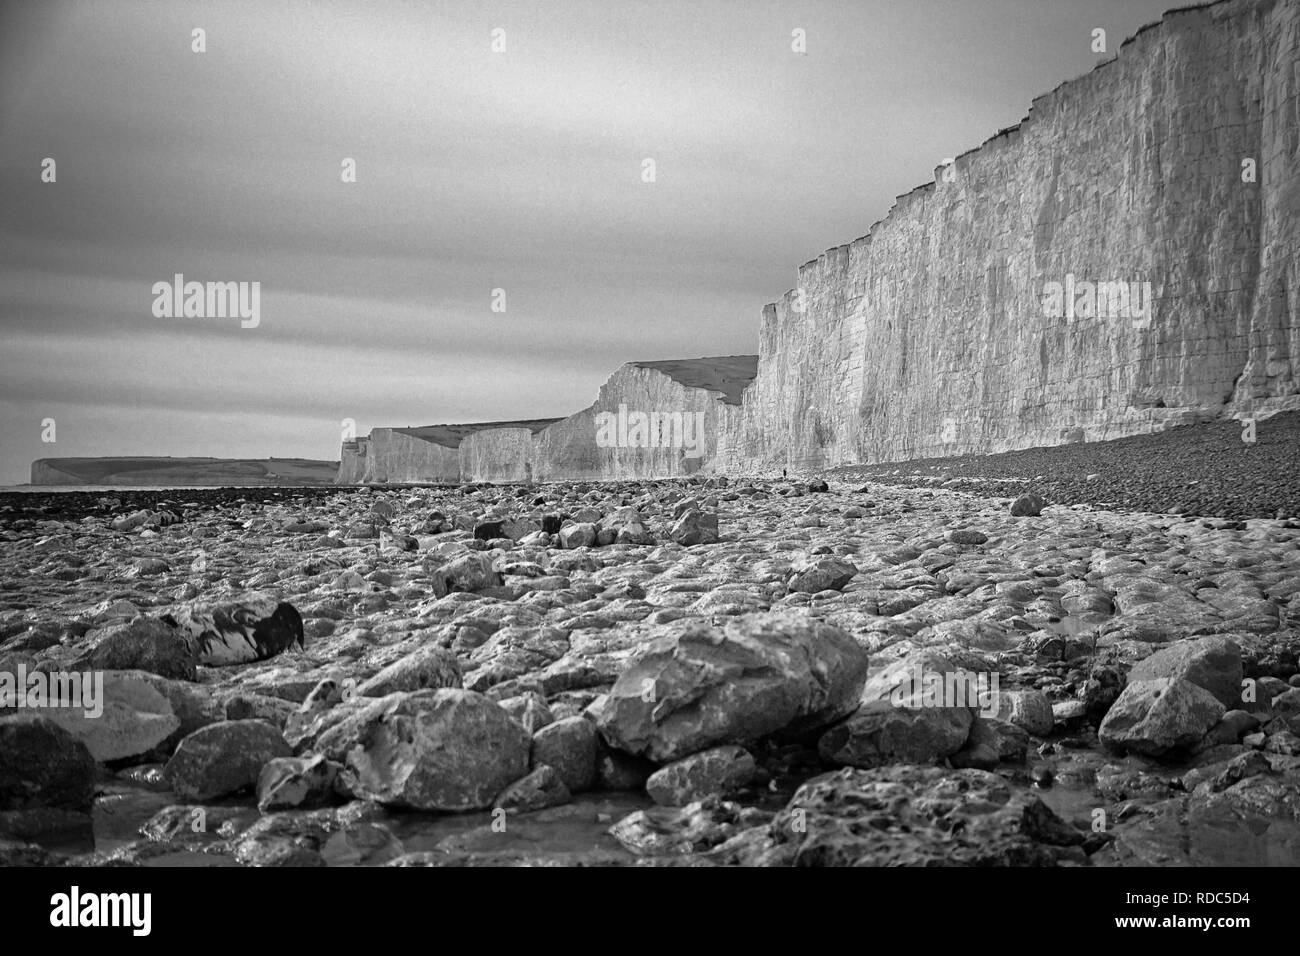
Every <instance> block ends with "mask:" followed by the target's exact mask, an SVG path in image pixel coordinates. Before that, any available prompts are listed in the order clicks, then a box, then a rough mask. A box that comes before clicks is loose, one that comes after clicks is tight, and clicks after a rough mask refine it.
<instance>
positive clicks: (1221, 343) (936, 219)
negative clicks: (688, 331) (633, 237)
mask: <svg viewBox="0 0 1300 956" xmlns="http://www.w3.org/2000/svg"><path fill="white" fill-rule="evenodd" d="M1298 141H1300V2H1298V0H1226V2H1221V3H1217V4H1214V5H1211V6H1207V7H1201V8H1193V9H1183V10H1176V11H1171V12H1170V13H1168V14H1166V15H1165V17H1164V18H1163V20H1162V21H1160V22H1159V23H1156V24H1153V25H1150V26H1148V27H1146V28H1144V29H1143V30H1142V31H1140V32H1139V33H1138V34H1137V35H1136V36H1134V37H1132V38H1131V39H1129V40H1128V41H1126V42H1125V43H1124V44H1123V46H1122V48H1121V49H1120V50H1119V53H1118V56H1117V57H1116V58H1115V59H1113V60H1111V61H1109V62H1106V63H1103V64H1101V65H1099V66H1098V67H1097V68H1096V69H1094V70H1093V71H1092V72H1091V73H1089V74H1087V75H1085V76H1083V77H1081V78H1079V79H1076V80H1073V81H1071V82H1068V83H1065V84H1063V85H1061V86H1060V87H1058V88H1057V89H1055V90H1054V91H1052V92H1051V93H1048V94H1046V95H1045V96H1041V97H1039V98H1037V99H1036V100H1034V102H1033V105H1032V108H1031V110H1030V113H1029V116H1028V117H1027V118H1026V119H1025V120H1023V121H1022V122H1021V123H1020V124H1019V125H1018V126H1016V127H1013V128H1011V129H1007V130H1003V131H1001V132H1000V133H998V134H997V135H996V136H994V137H993V138H992V139H990V140H989V141H988V142H986V143H984V144H983V145H982V146H981V147H979V148H978V149H975V150H973V151H971V152H968V153H966V154H964V155H962V156H959V157H957V159H956V162H955V163H954V164H952V165H951V166H948V167H940V168H939V169H937V170H936V181H935V182H932V183H928V184H926V185H924V186H921V187H919V188H917V189H915V190H913V191H912V192H910V193H908V194H907V195H905V196H902V197H900V198H899V200H898V201H897V203H896V205H895V206H894V208H893V209H892V210H891V211H890V213H889V215H888V216H887V217H886V218H885V219H884V220H883V221H881V222H878V223H876V224H875V225H874V226H873V227H872V228H871V230H870V232H869V233H868V234H867V235H866V236H864V237H862V238H860V239H857V240H855V241H853V242H851V243H849V244H848V245H844V246H839V247H836V248H834V249H830V250H828V251H827V252H826V253H824V254H823V255H822V256H820V257H819V258H818V259H816V260H815V261H812V262H809V263H807V264H805V265H804V266H803V267H802V268H801V269H800V270H799V276H798V284H797V287H796V288H795V289H793V290H791V291H790V292H789V293H787V294H786V296H785V297H784V298H783V299H782V300H781V301H780V302H778V303H775V304H774V305H770V306H768V307H767V308H766V309H765V310H764V313H763V321H762V327H761V330H760V341H759V367H758V377H757V379H756V381H755V382H754V384H753V385H752V386H751V387H750V388H749V389H748V391H747V392H746V394H745V398H744V405H743V410H742V413H741V415H740V416H738V420H737V421H736V422H735V428H736V431H735V433H734V434H733V435H731V436H729V439H728V441H727V442H726V444H727V447H728V449H729V451H730V454H731V457H730V458H729V459H728V460H727V461H726V462H725V465H726V466H727V467H729V468H731V469H733V470H746V469H753V468H762V467H780V466H782V465H784V464H787V463H789V464H791V465H794V466H801V467H811V468H816V467H821V466H824V465H834V464H840V463H852V462H864V461H882V460H885V461H888V460H900V459H907V458H914V457H919V456H930V455H945V454H961V453H967V452H989V451H1000V450H1007V449H1012V448H1021V447H1028V446H1033V445H1051V444H1057V443H1060V442H1063V441H1069V440H1078V439H1080V438H1086V439H1088V440H1095V439H1103V438H1111V437H1118V436H1121V435H1129V434H1135V433H1139V432H1146V431H1152V430H1157V429H1160V428H1164V427H1168V426H1169V425H1172V424H1179V423H1182V422H1187V421H1194V420H1196V419H1198V418H1201V417H1213V416H1223V415H1230V414H1233V413H1250V412H1254V411H1259V410H1267V409H1276V408H1283V407H1296V405H1297V391H1298V387H1297V386H1298V384H1300V383H1298V371H1300V327H1298V323H1297V316H1298V315H1300V308H1298V305H1300V302H1298V297H1300V275H1298V274H1297V259H1298V258H1300V151H1298ZM1252 166H1253V176H1252ZM1085 282H1092V283H1098V282H1107V283H1109V282H1124V283H1125V284H1126V286H1127V284H1129V283H1137V284H1138V285H1137V286H1136V291H1138V292H1139V294H1140V293H1141V291H1142V286H1141V284H1142V283H1147V282H1149V283H1150V294H1151V301H1150V302H1149V304H1148V303H1145V302H1141V301H1139V300H1130V302H1129V303H1128V304H1129V306H1130V308H1129V309H1127V310H1125V309H1123V308H1122V306H1123V305H1124V303H1123V302H1122V301H1119V302H1116V303H1115V304H1116V305H1117V306H1119V307H1118V308H1113V309H1106V310H1102V309H1098V308H1096V307H1095V304H1094V307H1093V308H1089V307H1088V306H1089V303H1088V302H1087V298H1086V286H1083V285H1081V283H1085ZM1051 283H1058V284H1060V285H1061V286H1063V287H1069V286H1073V287H1074V288H1075V289H1076V290H1080V291H1079V293H1078V296H1077V301H1076V302H1074V305H1075V306H1076V308H1075V309H1073V310H1070V309H1068V308H1067V309H1065V310H1055V311H1056V314H1053V312H1054V310H1053V308H1052V302H1051V297H1052V296H1051V293H1052V289H1053V287H1052V286H1051V285H1050V284H1051ZM1105 298H1106V303H1105V304H1107V305H1110V304H1111V302H1112V298H1111V296H1107V297H1105ZM1140 305H1145V306H1146V314H1141V312H1142V310H1141V309H1140V308H1133V307H1134V306H1140ZM1101 311H1105V312H1106V313H1107V314H1103V315H1098V314H1096V313H1098V312H1101ZM1071 312H1073V314H1072V315H1071V314H1070V313H1071ZM1090 313H1091V314H1090ZM1116 313H1118V314H1116Z"/></svg>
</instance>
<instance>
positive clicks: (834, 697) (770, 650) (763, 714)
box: [598, 611, 867, 762]
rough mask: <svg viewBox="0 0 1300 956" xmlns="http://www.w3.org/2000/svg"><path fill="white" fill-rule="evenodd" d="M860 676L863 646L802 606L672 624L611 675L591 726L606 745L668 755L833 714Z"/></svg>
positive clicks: (853, 702) (849, 699)
mask: <svg viewBox="0 0 1300 956" xmlns="http://www.w3.org/2000/svg"><path fill="white" fill-rule="evenodd" d="M866 676H867V652H866V651H865V650H863V649H862V648H861V647H860V646H859V645H858V644H857V643H855V642H854V641H853V639H852V638H851V637H849V636H848V635H847V634H846V633H845V632H844V631H842V630H840V629H839V628H837V627H834V626H832V625H830V624H825V623H823V622H821V621H818V620H816V619H815V618H813V617H811V616H809V615H807V614H804V613H799V612H792V611H785V612H777V613H765V614H753V615H746V616H743V617H738V618H735V619H733V620H731V621H729V622H728V623H727V624H726V625H725V626H724V627H717V626H713V625H709V624H705V623H703V622H700V621H690V622H678V623H674V624H672V625H669V630H668V633H667V634H665V635H663V636H662V637H659V638H656V639H655V640H653V641H651V642H650V643H649V644H648V645H647V646H646V647H645V649H644V650H643V652H642V653H641V654H640V655H639V656H638V657H637V658H636V659H635V660H634V661H633V663H632V664H631V665H630V666H629V667H628V668H627V670H625V671H624V672H623V674H622V675H621V676H620V677H619V678H618V680H617V681H616V682H615V683H614V686H613V688H612V689H611V690H610V693H609V697H608V699H607V700H606V702H605V705H604V707H603V708H602V710H601V713H600V718H599V723H598V726H599V728H600V731H601V734H602V735H603V736H604V738H605V740H606V741H607V742H608V743H609V745H610V746H611V747H614V748H616V749H618V750H622V751H624V752H626V753H631V754H637V755H644V756H647V757H649V758H650V759H652V760H655V761H658V762H668V761H672V760H678V759H680V758H682V757H685V756H688V755H689V754H692V753H697V752H699V751H701V750H704V749H706V748H708V747H713V746H717V745H719V744H738V745H740V746H746V745H748V744H752V743H754V742H756V741H758V740H760V739H762V738H764V737H767V736H769V735H771V734H775V733H777V732H778V731H791V732H796V731H805V730H812V729H815V728H817V727H820V726H824V725H825V724H828V723H831V722H833V721H835V720H838V719H840V718H841V717H844V716H846V715H848V714H849V713H851V712H852V711H853V710H854V709H855V708H856V707H857V706H858V698H859V695H860V694H861V692H862V686H863V684H864V682H865V681H866Z"/></svg>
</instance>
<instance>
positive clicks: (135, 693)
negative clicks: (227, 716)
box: [41, 671, 181, 761]
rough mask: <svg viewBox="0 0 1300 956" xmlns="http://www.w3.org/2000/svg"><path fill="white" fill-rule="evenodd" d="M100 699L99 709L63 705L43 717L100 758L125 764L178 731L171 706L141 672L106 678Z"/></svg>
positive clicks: (70, 702) (178, 722) (75, 703)
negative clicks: (124, 760) (88, 709)
mask: <svg viewBox="0 0 1300 956" xmlns="http://www.w3.org/2000/svg"><path fill="white" fill-rule="evenodd" d="M96 676H102V678H103V685H102V688H100V690H101V691H102V697H100V698H99V700H98V701H97V706H96V708H95V710H91V711H87V710H86V709H85V708H84V707H83V706H82V703H83V702H84V701H83V700H67V701H60V702H59V703H60V706H57V707H50V708H47V709H44V710H42V711H41V713H42V714H43V715H44V716H45V717H46V718H47V719H48V720H50V721H52V722H54V723H56V724H58V725H59V726H60V727H62V728H63V729H64V730H66V731H68V733H70V734H72V735H73V736H74V737H76V738H77V739H78V740H80V741H81V742H82V743H84V744H85V745H86V748H87V749H88V750H89V751H90V755H91V756H92V757H94V758H95V759H96V760H100V761H105V760H122V759H124V758H126V757H136V756H140V755H142V754H146V753H148V752H149V751H151V750H152V749H153V748H154V747H156V746H158V745H159V744H161V743H162V742H163V741H164V740H166V739H167V738H168V737H170V736H171V735H172V734H173V733H174V732H175V731H177V730H178V729H180V726H181V719H180V717H178V716H177V714H176V711H175V710H174V709H173V708H172V705H171V702H170V701H169V700H168V699H167V697H165V696H164V695H163V694H162V693H160V692H159V691H158V690H157V689H156V688H155V687H154V686H153V685H152V683H150V682H149V681H148V680H146V679H144V675H143V674H140V673H139V672H136V673H132V672H130V671H125V672H123V671H109V672H107V673H104V674H102V675H96Z"/></svg>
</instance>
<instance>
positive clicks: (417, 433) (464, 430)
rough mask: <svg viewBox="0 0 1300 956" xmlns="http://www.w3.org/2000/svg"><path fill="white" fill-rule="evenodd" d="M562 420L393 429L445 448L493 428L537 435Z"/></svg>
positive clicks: (455, 445)
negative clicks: (516, 430) (522, 431)
mask: <svg viewBox="0 0 1300 956" xmlns="http://www.w3.org/2000/svg"><path fill="white" fill-rule="evenodd" d="M558 421H562V419H559V418H533V419H529V420H527V421H517V422H467V423H464V424H460V425H420V426H418V427H414V428H394V429H393V431H395V432H398V433H399V434H402V435H409V436H410V437H412V438H418V439H420V440H421V441H427V442H433V443H434V444H435V445H442V446H443V447H444V448H459V447H460V443H461V442H462V441H464V440H465V439H466V438H467V437H469V436H470V435H472V434H474V433H475V432H483V431H488V430H489V429H493V428H527V429H528V430H529V431H530V432H532V433H533V434H534V435H536V434H537V433H538V432H539V431H541V430H542V429H543V428H545V427H546V426H547V425H554V424H555V423H556V422H558Z"/></svg>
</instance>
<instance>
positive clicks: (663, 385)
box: [339, 355, 758, 483]
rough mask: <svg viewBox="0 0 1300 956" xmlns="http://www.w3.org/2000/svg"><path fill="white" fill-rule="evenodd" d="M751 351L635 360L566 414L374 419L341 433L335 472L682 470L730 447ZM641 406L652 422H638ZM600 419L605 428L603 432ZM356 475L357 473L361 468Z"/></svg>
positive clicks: (383, 477)
mask: <svg viewBox="0 0 1300 956" xmlns="http://www.w3.org/2000/svg"><path fill="white" fill-rule="evenodd" d="M757 364H758V356H756V355H727V356H714V357H709V358H700V359H680V360H672V361H663V362H631V363H628V364H627V365H624V366H622V367H621V368H619V369H618V370H617V371H616V372H615V373H614V374H613V375H612V376H610V378H609V380H608V381H607V382H606V383H605V384H604V385H603V386H601V389H600V393H599V395H598V397H597V399H596V401H595V402H594V403H593V404H592V405H591V406H589V407H588V408H585V409H583V410H582V411H580V412H577V413H576V414H574V415H570V416H569V417H568V418H563V419H553V418H550V419H539V420H535V421H528V422H487V423H480V424H466V425H432V426H427V427H424V428H376V429H374V430H372V431H371V433H370V435H369V436H368V437H367V438H365V439H358V440H357V441H355V442H345V443H344V445H343V455H342V462H341V464H340V468H339V481H340V482H341V483H342V482H349V483H351V482H358V481H363V482H372V481H373V482H435V481H533V480H537V481H545V480H549V479H557V478H592V479H602V478H629V477H651V476H680V475H689V474H694V473H695V472H697V471H701V470H703V471H711V470H712V469H713V468H714V466H715V465H716V463H717V462H719V461H722V460H724V459H725V458H726V457H727V455H726V446H725V442H726V437H727V435H728V434H729V426H728V420H729V416H731V415H734V414H735V413H736V412H737V411H738V410H739V402H740V397H741V394H742V393H743V391H744V389H745V387H746V386H747V385H749V384H750V383H751V382H752V381H753V379H754V372H755V370H756V368H757ZM638 415H644V416H646V421H647V422H649V421H651V420H653V422H654V424H655V426H656V427H655V428H654V429H653V431H652V432H651V431H649V430H646V431H643V432H637V431H636V430H635V427H636V420H637V416H638ZM602 425H603V426H604V427H605V429H606V431H605V433H604V434H602ZM358 476H359V477H358Z"/></svg>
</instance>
